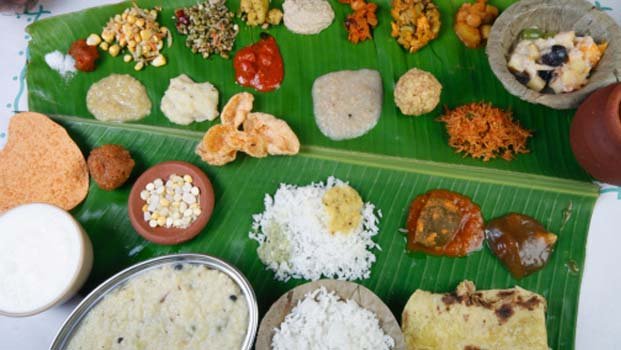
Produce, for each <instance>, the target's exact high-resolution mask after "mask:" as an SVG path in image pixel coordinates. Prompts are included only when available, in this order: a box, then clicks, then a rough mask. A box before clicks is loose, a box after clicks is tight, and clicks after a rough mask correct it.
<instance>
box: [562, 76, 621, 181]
mask: <svg viewBox="0 0 621 350" xmlns="http://www.w3.org/2000/svg"><path fill="white" fill-rule="evenodd" d="M570 140H571V148H572V150H573V151H574V155H575V156H576V160H578V163H580V165H581V166H582V167H583V168H584V170H586V171H587V172H588V173H589V174H591V176H593V177H594V178H596V179H597V180H600V181H603V182H607V183H610V184H613V185H621V83H617V84H613V85H610V86H607V87H605V88H603V89H600V90H598V91H596V92H595V93H593V94H592V95H590V96H589V97H588V98H587V99H586V100H585V101H584V102H583V103H582V105H580V108H578V111H577V112H576V116H575V117H574V120H573V121H572V124H571V129H570Z"/></svg>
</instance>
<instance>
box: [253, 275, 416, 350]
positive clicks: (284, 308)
mask: <svg viewBox="0 0 621 350" xmlns="http://www.w3.org/2000/svg"><path fill="white" fill-rule="evenodd" d="M321 287H325V288H326V290H327V291H328V292H335V293H336V295H338V296H339V297H341V298H343V299H351V300H353V301H355V302H356V303H357V304H358V305H359V306H360V307H362V308H364V309H367V310H369V311H372V312H373V313H374V314H375V316H376V317H377V319H378V320H379V324H380V327H381V328H382V330H383V331H384V333H386V334H387V335H389V336H391V337H392V339H394V340H395V347H394V348H393V349H394V350H405V339H404V338H403V332H401V327H399V323H398V322H397V319H396V318H395V316H394V315H393V314H392V312H391V311H390V309H389V308H388V306H386V304H384V302H383V301H382V300H381V299H380V298H379V297H378V296H377V295H375V293H373V292H372V291H370V290H369V289H367V288H365V287H363V286H361V285H359V284H357V283H353V282H346V281H337V280H327V279H326V280H319V281H315V282H309V283H306V284H303V285H301V286H298V287H295V288H293V289H292V290H290V291H288V292H287V293H285V294H283V295H282V296H281V297H280V298H279V299H278V300H277V301H276V302H275V303H274V304H273V305H272V307H270V309H269V311H268V312H267V314H265V317H263V320H261V324H260V325H259V333H258V334H257V343H256V344H255V349H256V350H270V349H271V348H272V338H273V337H274V329H275V328H278V327H280V324H281V323H282V322H283V321H284V320H285V317H286V316H287V315H288V314H289V313H290V312H291V310H293V308H294V307H295V306H296V305H297V304H298V301H300V300H302V299H304V295H305V294H307V293H309V292H312V291H314V290H316V289H318V288H321Z"/></svg>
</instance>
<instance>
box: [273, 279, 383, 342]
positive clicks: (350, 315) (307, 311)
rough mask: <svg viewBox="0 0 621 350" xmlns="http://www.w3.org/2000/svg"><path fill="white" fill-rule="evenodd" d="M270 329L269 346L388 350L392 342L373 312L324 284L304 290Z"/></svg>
mask: <svg viewBox="0 0 621 350" xmlns="http://www.w3.org/2000/svg"><path fill="white" fill-rule="evenodd" d="M274 332H275V333H274V337H273V338H272V349H273V350H290V349H296V350H310V349H322V350H324V349H325V350H332V349H334V350H337V349H338V350H350V349H351V350H365V349H368V350H388V349H392V348H394V346H395V340H394V339H393V338H392V337H390V336H389V335H387V334H386V333H384V331H383V330H382V328H381V327H380V324H379V320H378V319H377V316H376V315H375V314H374V313H373V312H371V311H369V310H366V309H363V308H362V307H360V306H359V305H358V304H357V303H356V302H355V301H353V300H349V299H347V300H342V299H340V298H339V297H338V296H337V295H336V294H335V293H334V292H328V291H327V290H326V289H325V288H324V287H321V288H320V289H317V290H315V291H312V292H310V293H308V294H306V295H305V297H304V299H302V300H300V301H299V302H298V304H297V305H296V307H294V308H293V310H292V311H291V313H289V314H288V315H287V316H286V317H285V321H284V322H283V323H282V324H281V325H280V327H279V328H276V329H274Z"/></svg>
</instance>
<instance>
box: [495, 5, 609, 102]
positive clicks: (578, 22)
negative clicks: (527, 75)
mask: <svg viewBox="0 0 621 350" xmlns="http://www.w3.org/2000/svg"><path fill="white" fill-rule="evenodd" d="M532 27H537V28H539V29H541V30H543V31H546V32H564V31H571V30H573V31H575V32H576V34H581V35H590V36H592V37H593V39H594V40H595V42H597V43H601V42H607V43H608V48H607V49H606V52H605V53H604V56H603V57H602V60H601V61H600V62H599V64H598V65H597V67H596V68H595V69H594V70H593V71H592V72H591V76H590V77H589V81H588V83H587V84H586V85H585V86H584V87H582V88H581V89H579V90H576V91H573V92H569V93H564V94H552V93H539V92H537V91H535V90H531V89H529V88H528V87H527V86H526V85H524V84H522V83H520V82H519V81H518V80H517V79H516V78H515V76H514V75H513V74H512V73H511V72H510V71H509V68H508V67H507V63H508V61H509V57H510V55H511V51H512V50H513V47H514V46H515V44H517V42H518V40H519V38H518V36H519V34H520V32H521V31H522V30H523V29H526V28H532ZM486 51H487V55H488V58H489V63H490V66H491V68H492V71H494V74H495V75H496V77H497V78H498V79H499V80H500V82H501V83H502V84H503V85H504V87H505V88H506V89H507V91H509V92H510V93H511V94H512V95H514V96H517V97H519V98H521V99H522V100H524V101H528V102H531V103H537V104H542V105H545V106H548V107H551V108H554V109H570V108H576V107H578V105H580V103H581V102H582V101H583V100H584V99H585V98H586V97H587V96H588V95H590V94H591V93H592V92H593V91H595V90H597V89H599V88H602V87H604V86H608V85H610V84H612V83H614V82H617V81H619V80H621V28H619V25H618V24H617V23H616V22H615V20H614V19H612V17H610V16H609V15H607V14H606V13H604V12H603V11H600V10H598V9H597V8H596V7H595V6H593V4H592V3H590V2H588V1H586V0H522V1H519V2H516V3H515V4H513V5H511V6H510V7H509V8H507V9H506V10H505V11H503V12H502V14H501V15H500V16H499V17H498V18H497V19H496V22H495V23H494V25H493V26H492V30H491V32H490V36H489V40H488V41H487V49H486Z"/></svg>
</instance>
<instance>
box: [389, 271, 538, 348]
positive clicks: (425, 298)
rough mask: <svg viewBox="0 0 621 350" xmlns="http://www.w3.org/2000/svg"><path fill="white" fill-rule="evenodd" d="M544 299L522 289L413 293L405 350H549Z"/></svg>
mask: <svg viewBox="0 0 621 350" xmlns="http://www.w3.org/2000/svg"><path fill="white" fill-rule="evenodd" d="M545 310H546V300H545V299H544V298H543V297H542V296H541V295H539V294H536V293H533V292H530V291H527V290H525V289H522V288H520V287H515V288H513V289H504V290H498V289H496V290H486V291H476V288H475V286H474V284H473V283H472V282H470V281H464V282H462V283H460V284H459V286H458V287H457V290H456V292H454V293H447V294H434V293H430V292H426V291H423V290H417V291H416V292H414V294H412V296H411V297H410V300H408V302H407V304H406V305H405V309H404V310H403V315H402V320H401V322H402V323H401V327H402V329H403V335H404V336H405V342H406V344H407V349H408V350H504V349H512V350H548V337H547V331H546V319H545Z"/></svg>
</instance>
